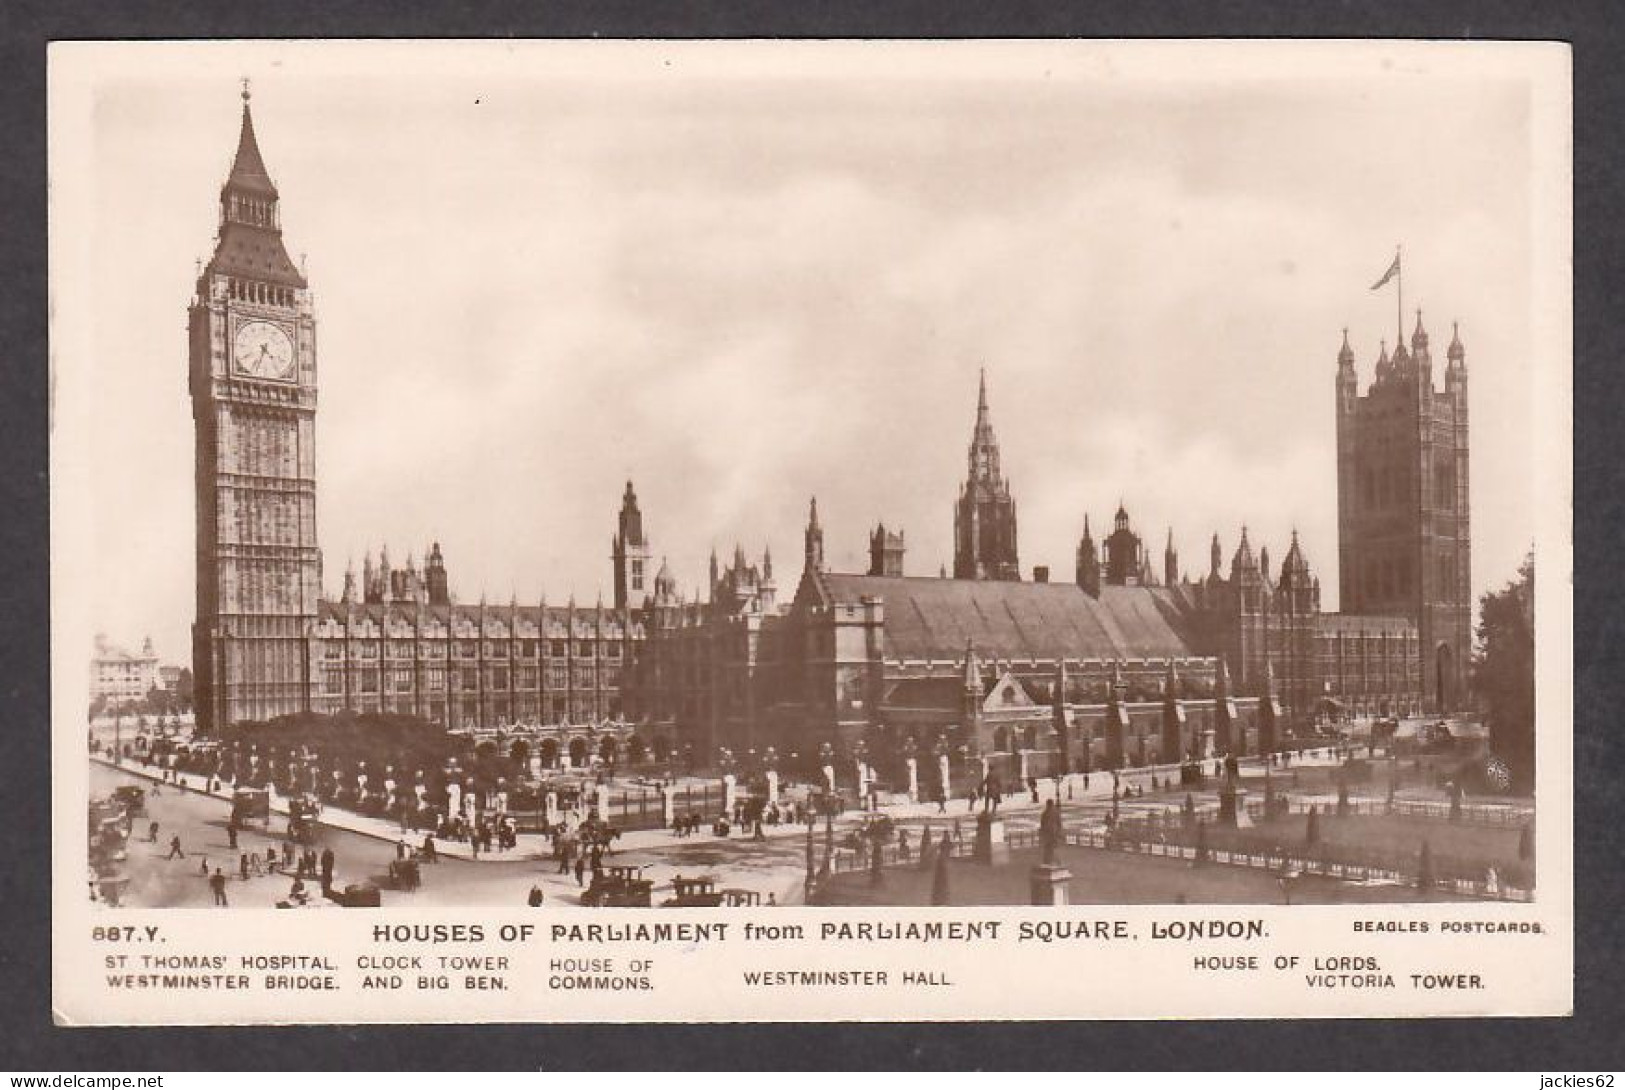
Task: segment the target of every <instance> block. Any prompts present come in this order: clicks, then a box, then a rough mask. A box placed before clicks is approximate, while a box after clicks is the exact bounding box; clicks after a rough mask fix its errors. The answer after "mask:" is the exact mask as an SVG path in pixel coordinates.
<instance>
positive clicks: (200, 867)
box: [197, 855, 209, 878]
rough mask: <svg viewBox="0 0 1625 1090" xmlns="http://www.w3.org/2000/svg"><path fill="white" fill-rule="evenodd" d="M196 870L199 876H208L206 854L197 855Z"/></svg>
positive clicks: (207, 858)
mask: <svg viewBox="0 0 1625 1090" xmlns="http://www.w3.org/2000/svg"><path fill="white" fill-rule="evenodd" d="M197 872H198V874H199V875H200V876H201V877H204V878H207V877H208V876H209V857H208V856H206V855H200V856H198V860H197Z"/></svg>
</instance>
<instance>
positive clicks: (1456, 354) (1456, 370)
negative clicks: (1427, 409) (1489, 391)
mask: <svg viewBox="0 0 1625 1090" xmlns="http://www.w3.org/2000/svg"><path fill="white" fill-rule="evenodd" d="M1445 360H1446V365H1445V371H1444V388H1445V389H1446V390H1448V391H1449V392H1450V393H1451V394H1452V395H1454V396H1456V397H1457V398H1458V400H1459V401H1460V402H1461V403H1462V404H1463V405H1465V403H1466V398H1467V350H1466V349H1465V348H1463V347H1462V346H1461V330H1460V329H1459V328H1458V327H1457V324H1456V323H1455V322H1451V323H1450V347H1449V348H1447V349H1446V350H1445Z"/></svg>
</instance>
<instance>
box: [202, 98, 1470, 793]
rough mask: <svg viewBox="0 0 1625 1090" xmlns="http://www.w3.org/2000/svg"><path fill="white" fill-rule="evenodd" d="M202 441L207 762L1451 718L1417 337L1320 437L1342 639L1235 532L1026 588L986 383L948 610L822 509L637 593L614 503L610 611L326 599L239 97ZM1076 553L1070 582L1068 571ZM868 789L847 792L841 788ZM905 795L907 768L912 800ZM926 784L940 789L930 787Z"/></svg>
mask: <svg viewBox="0 0 1625 1090" xmlns="http://www.w3.org/2000/svg"><path fill="white" fill-rule="evenodd" d="M189 319H190V320H189V330H190V389H191V399H192V409H193V419H194V425H195V435H196V482H195V483H196V493H197V548H196V564H197V603H196V604H197V612H196V622H195V625H194V629H193V671H194V677H195V688H196V699H197V711H198V718H199V723H200V726H201V727H202V728H204V729H210V728H215V727H220V726H223V725H228V724H233V723H239V722H245V721H257V720H266V719H270V718H274V717H276V716H280V715H287V714H292V713H297V712H307V711H309V712H318V713H329V714H331V713H335V712H339V711H345V710H349V711H357V712H395V713H403V714H411V715H417V716H421V717H424V718H426V719H428V720H430V721H433V722H437V723H440V724H442V725H444V726H446V727H447V728H452V729H461V728H488V727H494V726H499V725H515V724H536V725H539V726H543V727H551V728H557V730H558V731H559V734H560V738H559V746H558V748H557V749H556V750H555V752H557V753H559V754H560V755H563V754H565V753H566V752H568V754H569V755H570V756H572V757H574V758H576V760H577V761H579V760H580V759H583V758H585V757H587V756H588V754H587V753H586V752H585V751H584V750H580V749H577V748H576V747H577V744H578V743H582V742H583V739H582V737H573V736H572V734H573V733H581V732H586V733H589V734H590V733H594V732H605V731H607V732H610V733H611V734H612V735H613V736H614V737H615V738H617V739H619V741H620V742H621V743H622V744H626V745H630V746H631V747H632V748H633V749H634V750H636V751H638V752H642V753H648V754H651V755H654V756H665V755H666V754H669V753H673V752H676V751H677V750H678V749H683V750H686V751H688V752H690V753H692V754H697V755H701V757H702V759H709V758H710V757H711V756H712V755H715V754H717V753H719V752H721V751H723V750H725V749H726V750H729V751H733V752H738V753H745V752H750V751H763V752H765V751H767V750H768V749H769V748H770V747H771V748H772V749H773V750H775V751H776V752H778V753H780V754H783V755H786V756H788V755H791V754H800V755H806V756H807V757H809V758H811V756H812V755H813V754H815V753H822V754H825V755H828V754H830V753H844V754H858V755H860V758H859V759H860V760H863V759H870V760H873V761H875V762H876V763H879V762H880V761H881V760H882V758H884V757H886V756H891V757H896V756H898V755H901V754H904V753H907V754H910V755H911V756H914V757H916V758H917V759H921V760H926V761H928V762H930V761H934V760H940V761H942V762H943V767H944V769H945V770H946V768H947V766H948V763H949V762H951V761H962V760H963V759H964V758H966V757H967V756H976V757H979V758H980V759H981V760H982V761H983V762H984V763H985V762H988V761H992V760H997V761H999V762H1003V763H1004V764H1005V765H1006V766H1008V768H1009V770H1010V771H1011V772H1012V773H1019V774H1047V773H1048V772H1051V771H1058V770H1060V769H1062V768H1079V767H1081V768H1090V767H1114V766H1116V765H1118V764H1122V763H1143V762H1149V761H1157V760H1161V761H1167V760H1177V759H1179V758H1181V757H1183V756H1188V755H1193V754H1196V755H1206V754H1211V753H1217V752H1257V751H1260V750H1263V749H1269V748H1273V746H1274V744H1275V742H1276V741H1277V739H1279V738H1280V737H1282V736H1283V735H1282V732H1284V731H1288V730H1290V729H1293V728H1294V727H1297V726H1301V725H1303V724H1306V723H1308V722H1310V721H1313V720H1315V719H1317V718H1321V717H1340V716H1344V715H1356V716H1361V715H1398V714H1414V713H1420V712H1423V711H1428V712H1434V711H1438V712H1445V711H1450V710H1453V709H1457V708H1460V707H1462V706H1464V703H1465V699H1466V692H1465V678H1466V676H1467V666H1468V663H1469V661H1470V653H1471V647H1472V643H1471V630H1470V624H1471V616H1472V608H1471V607H1472V603H1471V596H1470V589H1469V588H1470V586H1471V583H1470V562H1469V558H1470V549H1469V518H1468V426H1467V425H1468V421H1467V371H1466V363H1465V354H1464V351H1463V348H1462V345H1461V341H1460V339H1459V337H1457V336H1453V337H1452V339H1451V342H1450V345H1449V347H1448V348H1447V350H1446V353H1445V366H1444V369H1443V383H1442V386H1438V385H1436V384H1435V376H1434V374H1433V366H1434V365H1433V361H1432V357H1431V354H1430V348H1429V338H1428V334H1427V332H1426V331H1425V329H1424V328H1423V325H1422V321H1421V316H1420V315H1418V316H1417V323H1416V328H1415V332H1414V333H1413V334H1412V336H1411V338H1410V344H1409V346H1408V348H1407V346H1405V345H1404V344H1396V345H1395V347H1394V350H1393V353H1392V354H1391V355H1390V354H1389V353H1388V351H1387V348H1386V346H1384V349H1383V351H1382V353H1381V355H1380V356H1379V358H1378V360H1377V361H1376V366H1375V373H1374V377H1373V379H1372V381H1371V382H1370V383H1369V385H1368V386H1367V387H1366V388H1365V389H1364V391H1362V390H1361V386H1360V381H1359V378H1358V375H1357V369H1356V365H1355V359H1354V354H1353V352H1352V350H1351V349H1350V347H1349V345H1348V340H1347V335H1346V333H1345V336H1344V341H1343V345H1342V347H1341V349H1340V350H1339V352H1338V353H1337V358H1336V367H1335V371H1334V381H1333V390H1334V393H1335V398H1336V420H1337V453H1338V457H1337V465H1338V473H1337V501H1338V531H1339V533H1338V549H1337V565H1338V568H1337V571H1338V580H1339V600H1340V602H1341V605H1342V612H1338V613H1325V612H1322V610H1321V604H1320V602H1321V597H1320V595H1321V586H1320V577H1319V576H1318V575H1317V574H1316V572H1315V570H1314V568H1313V567H1312V566H1311V564H1310V561H1309V553H1308V551H1307V550H1306V549H1305V547H1304V545H1303V544H1302V543H1301V542H1300V541H1299V540H1298V539H1297V536H1296V535H1294V536H1293V538H1292V540H1291V541H1290V542H1289V543H1288V545H1287V548H1286V549H1285V551H1284V553H1283V554H1282V555H1281V559H1280V561H1279V565H1278V566H1276V565H1273V564H1272V560H1271V555H1270V551H1269V549H1268V548H1267V547H1265V546H1264V545H1263V544H1262V543H1255V542H1254V541H1253V540H1252V539H1251V536H1250V535H1249V533H1248V531H1247V529H1246V528H1245V527H1243V528H1241V529H1240V532H1239V534H1238V535H1237V537H1236V539H1235V542H1234V545H1233V547H1232V548H1231V549H1230V550H1229V554H1228V560H1227V559H1226V550H1225V546H1224V543H1223V542H1222V541H1221V539H1220V536H1219V535H1218V534H1214V536H1213V538H1212V542H1211V547H1210V550H1209V556H1208V557H1207V564H1206V568H1205V570H1193V569H1189V568H1187V567H1185V566H1182V564H1181V562H1180V558H1179V556H1178V555H1177V552H1176V551H1175V548H1174V545H1173V539H1172V534H1171V532H1170V534H1169V537H1168V540H1167V544H1166V545H1165V547H1164V548H1163V551H1162V557H1161V562H1160V564H1159V563H1156V562H1154V561H1153V558H1152V556H1151V553H1150V551H1149V550H1148V549H1147V547H1146V545H1145V543H1144V541H1143V540H1142V538H1141V536H1140V534H1139V533H1138V532H1137V531H1136V530H1135V528H1134V526H1133V524H1132V520H1131V519H1130V517H1129V514H1128V512H1127V510H1126V509H1124V508H1122V507H1120V508H1119V509H1118V510H1117V512H1116V513H1115V515H1114V517H1113V518H1112V519H1111V521H1110V523H1109V530H1107V529H1106V527H1105V526H1102V534H1103V537H1102V538H1101V539H1100V540H1098V541H1097V540H1096V539H1095V537H1094V534H1093V530H1092V528H1091V524H1090V520H1089V518H1088V517H1087V516H1084V517H1083V518H1082V519H1081V522H1082V526H1081V534H1080V539H1079V541H1078V543H1077V546H1076V549H1075V552H1073V554H1072V555H1073V557H1074V561H1075V562H1074V564H1073V570H1072V572H1071V573H1070V578H1067V577H1066V573H1055V574H1058V575H1060V577H1059V578H1056V577H1052V573H1051V571H1050V570H1049V569H1048V568H1046V567H1042V566H1038V567H1034V568H1033V569H1032V570H1031V572H1030V573H1027V577H1025V578H1024V573H1023V571H1022V569H1021V568H1020V561H1019V542H1018V533H1017V522H1016V503H1015V499H1014V497H1013V494H1012V489H1011V484H1010V482H1009V481H1008V480H1007V479H1006V478H1005V477H1004V476H1003V475H1002V473H1001V470H1000V464H999V445H998V441H997V438H996V436H995V432H994V428H993V420H992V412H991V409H990V407H989V399H988V393H987V384H986V380H985V377H984V379H983V381H982V383H981V386H980V389H979V390H978V397H977V407H976V413H975V420H974V424H973V426H972V434H971V441H970V444H969V448H968V451H967V463H966V478H965V482H964V484H963V486H962V487H961V489H960V491H959V495H958V497H957V499H956V501H955V503H954V516H953V523H954V560H953V572H952V575H951V577H950V576H949V574H948V573H947V572H946V571H943V572H941V573H939V574H936V575H911V574H909V573H908V571H907V566H906V539H905V535H904V533H903V531H902V530H901V529H900V528H888V527H886V526H885V525H880V526H877V527H876V529H875V531H874V532H873V534H872V535H871V537H870V542H869V544H870V550H869V552H870V564H869V566H868V569H867V570H866V571H861V572H837V571H833V570H830V568H829V567H828V566H827V564H826V563H825V559H824V556H825V554H824V546H823V532H824V531H823V527H822V525H821V523H820V521H819V515H818V508H817V503H816V500H815V501H813V502H812V503H811V504H810V505H809V510H808V518H807V523H806V527H805V530H804V534H803V554H802V557H801V558H800V560H801V563H800V571H799V574H798V575H797V577H796V579H795V581H794V583H793V585H789V586H788V587H787V591H786V593H785V594H784V595H782V596H781V594H780V590H779V585H778V582H777V580H776V578H775V575H774V567H773V558H772V557H771V555H768V554H766V553H764V554H763V555H762V556H761V557H759V558H750V557H747V556H746V555H745V554H744V552H743V550H740V549H737V548H736V549H735V550H734V553H733V555H732V557H731V558H730V560H729V562H728V563H727V564H725V565H724V564H723V563H721V562H719V559H718V557H717V556H715V555H713V556H712V558H711V564H710V570H709V573H708V580H707V582H708V585H707V586H706V587H705V588H704V589H703V591H702V592H701V593H700V594H697V595H695V596H694V597H693V598H692V599H685V597H684V596H683V595H682V594H680V593H679V591H678V588H677V585H676V581H675V579H674V578H673V576H672V574H671V572H670V570H669V568H667V566H666V565H665V564H664V563H663V562H662V563H661V564H660V565H659V566H658V568H657V567H656V565H655V563H654V558H655V552H654V548H653V545H652V542H651V539H650V537H649V535H648V534H647V532H646V529H645V525H644V519H643V512H642V510H641V509H640V506H639V501H638V497H637V494H636V492H635V490H634V488H633V485H632V483H631V482H628V483H627V485H626V489H625V492H624V493H623V495H622V496H621V498H620V509H619V513H618V516H617V523H616V527H615V533H614V535H613V538H612V541H611V555H612V575H613V584H614V589H613V597H612V599H611V601H610V602H609V603H608V604H606V603H604V602H603V601H601V600H600V601H597V602H594V603H593V604H591V605H584V604H578V603H576V602H575V601H573V600H571V601H567V602H564V603H558V602H554V603H548V602H545V601H537V602H524V603H521V602H518V601H516V600H512V599H510V600H509V601H508V602H506V603H491V602H485V601H482V602H480V603H477V604H470V603H460V602H458V601H457V600H456V599H455V596H454V595H453V593H452V590H451V581H450V578H449V575H448V569H447V560H446V558H445V557H444V556H443V555H442V553H441V550H440V547H439V545H438V544H431V545H430V546H429V547H428V549H427V550H426V551H425V552H424V554H423V560H422V564H421V567H420V565H419V561H418V559H417V556H416V555H411V556H409V557H408V558H407V560H406V561H405V563H404V565H401V566H396V565H395V564H393V563H392V561H391V558H390V556H389V553H388V551H387V550H386V551H385V552H384V553H383V554H382V555H380V556H379V557H378V558H376V560H375V559H374V558H373V557H371V556H369V557H367V558H366V560H365V562H364V565H363V569H362V571H361V573H360V577H359V579H358V578H357V575H356V573H355V572H353V571H347V572H346V573H345V576H344V580H343V586H342V590H341V591H340V593H339V594H338V595H337V597H329V596H327V595H325V594H324V590H323V571H322V559H321V553H320V549H319V546H318V538H317V531H316V503H315V498H316V486H317V467H316V457H315V445H314V440H315V419H316V410H317V401H318V398H317V391H318V386H319V381H318V380H319V374H320V370H319V363H318V356H317V344H318V341H317V338H316V316H315V313H314V307H313V303H312V296H311V293H310V288H309V285H308V284H307V282H306V279H305V275H304V273H303V271H302V270H301V269H300V268H299V267H298V266H297V265H296V264H295V263H294V262H293V261H292V260H290V258H289V256H288V252H287V249H286V247H285V245H284V242H283V238H282V224H281V212H280V204H279V194H278V192H277V189H276V186H275V185H274V183H273V182H272V180H271V176H270V174H269V171H268V170H267V168H266V165H265V162H264V160H263V159H262V157H261V153H260V149H259V145H258V140H257V137H256V134H255V131H254V125H253V118H252V115H251V112H250V109H249V102H248V97H247V92H246V91H245V93H244V102H243V111H242V124H241V131H240V134H239V139H238V147H237V153H236V157H235V160H234V162H233V165H232V167H231V171H230V173H229V175H228V177H227V179H226V181H225V184H224V186H223V187H222V189H221V193H220V219H219V233H218V239H217V243H216V246H215V250H214V254H213V256H212V257H211V259H210V260H209V261H208V262H207V264H206V265H205V266H204V267H203V268H202V270H201V272H200V274H199V277H198V280H197V286H196V293H195V296H194V298H193V300H192V303H191V307H190V311H189ZM1069 551H1071V550H1069ZM864 754H869V755H871V756H870V757H868V758H864V757H863V756H862V755H864ZM911 767H912V766H911ZM944 779H945V781H946V772H945V773H944Z"/></svg>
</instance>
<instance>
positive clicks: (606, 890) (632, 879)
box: [581, 866, 655, 908]
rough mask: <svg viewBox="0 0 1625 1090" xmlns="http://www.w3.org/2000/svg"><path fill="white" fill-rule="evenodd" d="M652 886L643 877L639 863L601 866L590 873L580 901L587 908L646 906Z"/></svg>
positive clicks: (651, 896)
mask: <svg viewBox="0 0 1625 1090" xmlns="http://www.w3.org/2000/svg"><path fill="white" fill-rule="evenodd" d="M654 886H655V884H654V883H653V882H651V881H650V880H649V879H647V878H645V877H643V868H642V867H634V866H615V867H605V868H604V869H603V870H601V871H598V872H596V873H595V874H594V875H593V876H592V884H591V885H589V886H588V887H587V890H586V892H585V893H583V894H582V895H581V903H582V904H584V905H586V906H587V907H589V908H648V907H649V906H650V904H652V903H653V894H654Z"/></svg>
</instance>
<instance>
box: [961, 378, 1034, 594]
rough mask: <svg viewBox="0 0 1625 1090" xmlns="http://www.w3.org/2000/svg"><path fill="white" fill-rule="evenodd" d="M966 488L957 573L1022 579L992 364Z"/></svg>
mask: <svg viewBox="0 0 1625 1090" xmlns="http://www.w3.org/2000/svg"><path fill="white" fill-rule="evenodd" d="M966 461H967V463H968V466H967V471H966V480H965V484H964V487H962V488H961V489H960V494H959V502H958V504H957V505H956V506H955V508H954V578H956V579H1012V580H1014V579H1020V578H1021V571H1020V567H1019V565H1018V563H1017V558H1016V505H1015V502H1014V501H1013V500H1012V499H1011V498H1010V482H1009V481H1007V480H1005V478H1004V475H1003V474H1002V473H1000V472H999V441H998V439H997V438H996V437H995V436H994V434H993V422H992V419H991V414H990V413H989V412H988V407H987V369H986V368H982V369H981V372H980V375H979V376H978V379H977V386H976V426H975V428H974V429H973V431H972V432H971V440H970V449H969V451H968V455H967V458H966Z"/></svg>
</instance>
